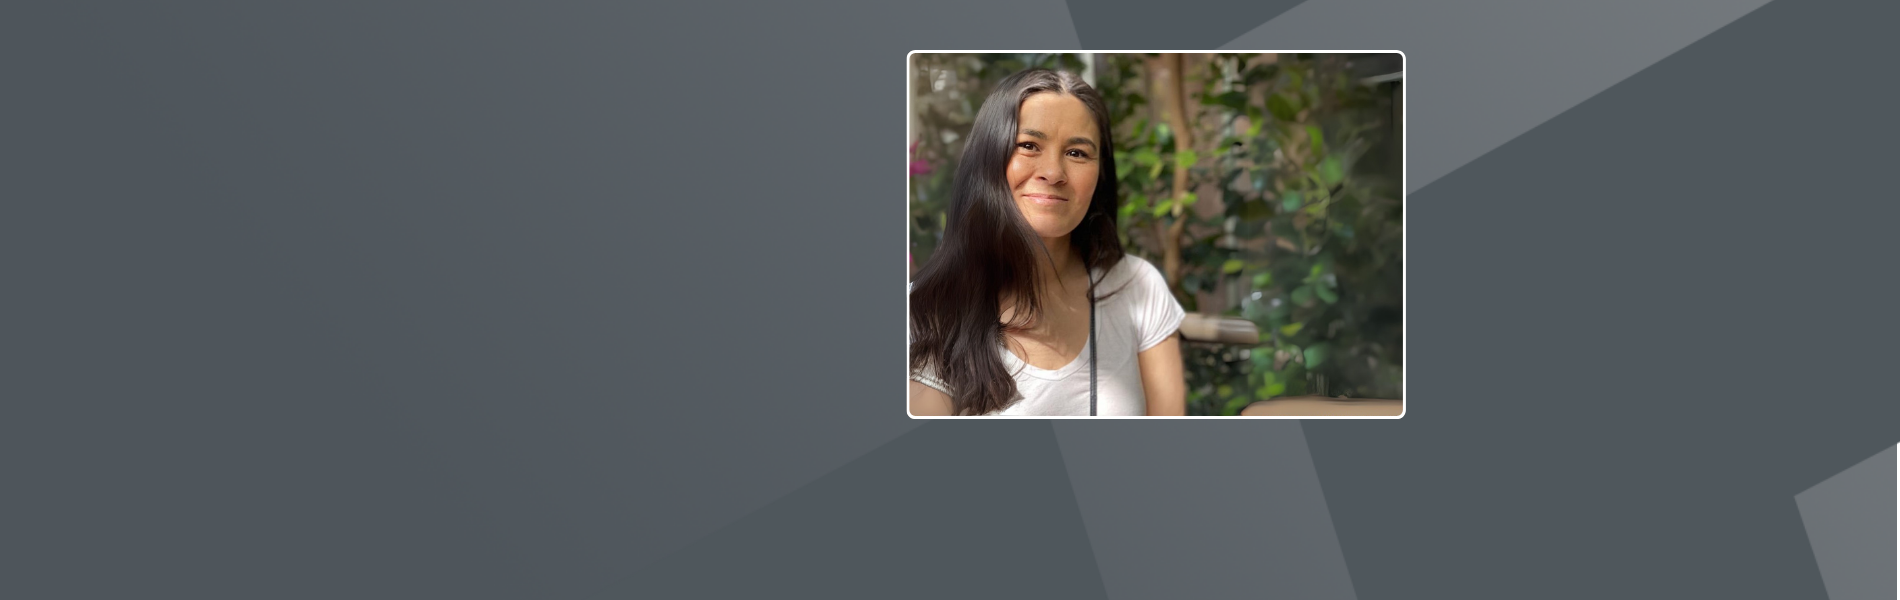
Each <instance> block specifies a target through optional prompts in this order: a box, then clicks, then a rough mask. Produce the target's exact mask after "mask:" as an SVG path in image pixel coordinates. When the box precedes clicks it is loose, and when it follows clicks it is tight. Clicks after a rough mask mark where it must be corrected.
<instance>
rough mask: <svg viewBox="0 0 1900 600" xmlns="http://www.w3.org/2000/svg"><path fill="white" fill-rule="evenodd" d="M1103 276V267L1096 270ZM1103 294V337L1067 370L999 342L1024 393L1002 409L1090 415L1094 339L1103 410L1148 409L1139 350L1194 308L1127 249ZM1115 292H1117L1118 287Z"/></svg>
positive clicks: (1163, 337)
mask: <svg viewBox="0 0 1900 600" xmlns="http://www.w3.org/2000/svg"><path fill="white" fill-rule="evenodd" d="M1092 276H1094V277H1102V275H1101V273H1100V270H1099V269H1098V270H1097V271H1096V272H1095V273H1093V274H1092ZM1095 291H1096V294H1097V295H1104V296H1108V297H1107V298H1106V299H1103V300H1101V301H1099V302H1097V303H1096V305H1095V333H1096V335H1095V337H1096V338H1099V339H1094V338H1091V339H1089V340H1088V342H1086V343H1085V344H1084V345H1083V346H1082V352H1081V353H1080V354H1077V355H1076V357H1075V360H1074V361H1071V362H1070V363H1069V364H1068V365H1066V366H1063V367H1062V368H1059V369H1054V370H1049V369H1039V368H1036V367H1034V366H1031V365H1030V364H1028V363H1025V362H1023V361H1022V359H1020V358H1017V357H1016V354H1015V353H1013V352H1010V351H1009V350H1008V349H1005V348H1002V347H998V348H997V352H998V353H1000V354H1001V355H1002V357H1003V365H1004V366H1005V367H1007V368H1008V369H1009V371H1010V372H1011V373H1014V374H1015V378H1016V391H1017V394H1018V397H1017V398H1016V401H1015V402H1012V403H1011V404H1009V405H1008V406H1005V407H1003V409H1002V410H1000V411H997V412H994V413H990V414H995V415H1037V416H1069V415H1074V416H1088V414H1089V346H1090V345H1094V344H1096V343H1097V342H1098V341H1099V342H1100V343H1101V347H1100V348H1099V349H1098V350H1097V355H1096V357H1095V360H1096V361H1098V362H1097V363H1096V367H1095V385H1096V390H1095V414H1098V415H1137V416H1138V415H1146V414H1148V397H1147V395H1146V394H1144V393H1142V387H1141V367H1140V363H1139V362H1137V361H1136V359H1135V355H1136V354H1139V353H1140V352H1141V351H1143V350H1147V349H1149V348H1152V347H1154V346H1155V345H1156V344H1159V343H1161V342H1164V341H1167V339H1168V338H1169V337H1170V336H1173V335H1174V333H1175V332H1176V331H1178V330H1179V329H1180V328H1181V319H1182V318H1183V317H1185V316H1187V311H1185V310H1182V309H1181V303H1179V302H1176V301H1175V299H1174V295H1173V294H1171V293H1169V292H1168V282H1167V279H1165V278H1163V277H1162V276H1161V271H1160V270H1158V269H1156V268H1155V266H1154V265H1153V264H1150V263H1149V262H1148V261H1146V260H1142V259H1140V258H1137V257H1135V256H1132V255H1131V256H1125V257H1123V258H1122V260H1121V262H1120V263H1117V264H1116V265H1115V267H1114V268H1113V269H1111V270H1110V271H1109V273H1108V275H1107V276H1106V277H1102V279H1101V280H1100V283H1097V284H1096V287H1095ZM1111 292H1112V293H1113V295H1109V294H1110V293H1111ZM911 379H913V380H916V381H919V382H922V383H923V384H924V385H928V386H930V387H933V388H936V389H938V390H940V391H942V392H944V393H946V394H948V393H951V392H950V389H949V385H948V384H946V383H944V382H943V381H942V380H940V379H938V378H937V377H936V375H935V373H934V372H932V371H930V370H925V371H924V372H921V373H913V374H911Z"/></svg>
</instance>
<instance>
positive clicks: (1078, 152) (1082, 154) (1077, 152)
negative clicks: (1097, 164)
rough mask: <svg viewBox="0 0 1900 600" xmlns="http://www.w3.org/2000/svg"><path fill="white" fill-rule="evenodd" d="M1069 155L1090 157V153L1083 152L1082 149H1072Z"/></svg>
mask: <svg viewBox="0 0 1900 600" xmlns="http://www.w3.org/2000/svg"><path fill="white" fill-rule="evenodd" d="M1069 156H1073V157H1076V158H1088V157H1089V153H1087V152H1083V151H1081V150H1070V151H1069Z"/></svg>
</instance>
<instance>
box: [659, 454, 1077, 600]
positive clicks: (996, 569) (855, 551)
mask: <svg viewBox="0 0 1900 600" xmlns="http://www.w3.org/2000/svg"><path fill="white" fill-rule="evenodd" d="M636 584H637V585H638V586H640V587H642V588H644V592H645V593H646V594H648V597H655V598H771V597H782V596H786V595H792V596H799V595H814V596H816V597H826V598H1102V597H1104V594H1103V591H1102V578H1101V575H1100V574H1099V573H1097V572H1096V565H1095V561H1094V557H1093V555H1092V554H1091V552H1090V549H1089V543H1088V539H1087V534H1086V532H1085V531H1084V528H1083V524H1082V520H1081V517H1080V515H1079V514H1078V513H1077V510H1076V503H1075V493H1074V491H1073V490H1071V489H1070V486H1069V482H1068V478H1067V476H1066V474H1065V472H1064V468H1063V464H1062V458H1061V456H1060V451H1059V450H1058V449H1057V446H1056V441H1055V438H1054V435H1053V434H1052V432H1051V430H1050V425H1049V422H1047V421H990V422H935V423H930V424H927V425H925V426H922V427H919V428H917V429H916V430H914V431H912V432H910V433H909V434H906V435H904V436H903V437H900V438H898V439H897V440H894V441H892V442H891V443H890V444H886V445H884V446H883V447H880V448H878V449H877V450H876V451H874V452H871V453H869V454H866V455H864V456H863V457H862V458H859V459H858V460H855V461H852V462H851V463H850V464H848V465H845V466H844V467H842V468H840V469H838V470H837V471H836V472H833V473H831V474H828V475H826V476H824V477H822V478H819V479H818V480H817V481H814V482H812V483H811V484H810V485H808V486H806V487H803V488H801V489H799V490H798V491H796V492H793V493H791V494H789V495H787V496H786V497H784V498H781V499H779V500H778V501H775V502H773V503H772V504H770V505H768V506H766V507H764V508H762V509H760V510H758V511H757V512H755V513H753V514H749V515H746V516H745V517H744V518H742V519H740V520H738V521H737V522H735V523H733V524H732V525H731V526H729V527H725V528H722V529H720V530H719V531H718V532H715V533H714V534H712V535H710V536H707V537H706V538H705V539H702V540H699V541H697V542H694V543H693V544H691V545H689V546H688V547H687V548H685V549H684V550H682V551H680V552H679V553H677V554H674V555H672V556H669V557H667V558H666V559H663V560H661V561H659V562H658V564H656V565H654V566H653V568H651V569H649V570H648V571H647V572H646V573H644V574H639V575H637V576H636ZM794 591H796V592H794Z"/></svg>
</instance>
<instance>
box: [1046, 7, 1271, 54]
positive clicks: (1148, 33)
mask: <svg viewBox="0 0 1900 600" xmlns="http://www.w3.org/2000/svg"><path fill="white" fill-rule="evenodd" d="M1303 1H1305V0H1176V1H1174V2H1169V3H1168V4H1167V5H1166V7H1165V8H1163V7H1161V6H1159V5H1156V4H1155V3H1154V2H1151V1H1149V0H1108V1H1098V2H1076V1H1075V0H1069V2H1068V4H1069V14H1070V15H1071V16H1073V17H1074V18H1075V31H1076V33H1077V34H1078V35H1080V36H1081V39H1082V43H1083V44H1085V45H1086V46H1085V47H1087V48H1100V49H1113V50H1141V49H1161V50H1192V49H1197V48H1212V47H1213V46H1214V44H1217V43H1220V41H1221V40H1225V39H1230V38H1232V37H1234V36H1236V35H1240V34H1241V33H1242V32H1245V31H1247V29H1248V28H1251V27H1253V26H1255V25H1259V24H1260V23H1264V22H1266V21H1267V20H1268V19H1272V18H1274V17H1275V16H1278V15H1279V14H1280V13H1283V12H1286V10H1287V9H1289V8H1293V7H1294V6H1297V5H1299V3H1301V2H1303Z"/></svg>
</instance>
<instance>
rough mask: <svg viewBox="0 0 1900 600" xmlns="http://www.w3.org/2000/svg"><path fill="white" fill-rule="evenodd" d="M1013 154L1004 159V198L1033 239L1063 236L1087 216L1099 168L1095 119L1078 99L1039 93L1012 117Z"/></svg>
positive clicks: (1064, 95) (1098, 145)
mask: <svg viewBox="0 0 1900 600" xmlns="http://www.w3.org/2000/svg"><path fill="white" fill-rule="evenodd" d="M1016 122H1017V127H1016V149H1015V150H1016V151H1015V154H1014V155H1012V156H1011V157H1010V159H1009V173H1008V175H1007V177H1008V179H1009V189H1010V195H1012V196H1014V197H1015V198H1016V208H1017V210H1021V211H1022V213H1023V218H1024V219H1026V220H1028V221H1029V226H1030V228H1032V229H1035V230H1036V235H1037V236H1039V237H1043V238H1059V237H1062V236H1066V235H1069V232H1071V231H1074V230H1075V226H1076V225H1079V224H1081V223H1082V216H1083V215H1084V214H1087V213H1088V209H1089V201H1090V199H1092V198H1093V197H1094V195H1095V179H1096V176H1097V175H1098V173H1099V172H1100V170H1101V165H1102V163H1101V159H1100V158H1099V154H1098V153H1099V152H1100V148H1101V143H1100V140H1099V138H1100V134H1099V132H1098V131H1096V129H1095V117H1094V115H1093V114H1092V113H1090V112H1089V109H1088V106H1086V105H1084V104H1082V101H1081V100H1080V99H1077V98H1076V97H1075V96H1070V95H1068V94H1061V93H1055V92H1043V93H1039V94H1036V95H1033V96H1030V97H1029V98H1027V99H1025V100H1023V106H1022V109H1021V110H1020V111H1019V112H1018V113H1017V115H1016Z"/></svg>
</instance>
